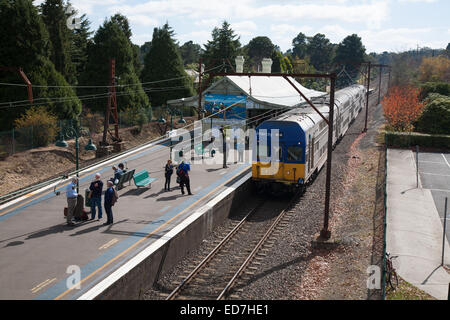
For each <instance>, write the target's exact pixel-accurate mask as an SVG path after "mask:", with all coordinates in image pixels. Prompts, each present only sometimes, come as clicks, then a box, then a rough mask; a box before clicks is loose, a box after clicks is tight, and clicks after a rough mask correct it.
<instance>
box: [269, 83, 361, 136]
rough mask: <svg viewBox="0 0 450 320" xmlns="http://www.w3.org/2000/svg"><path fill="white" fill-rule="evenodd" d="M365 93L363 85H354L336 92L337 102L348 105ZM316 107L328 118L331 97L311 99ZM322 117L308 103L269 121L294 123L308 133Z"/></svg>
mask: <svg viewBox="0 0 450 320" xmlns="http://www.w3.org/2000/svg"><path fill="white" fill-rule="evenodd" d="M363 91H365V88H364V86H362V85H352V86H349V87H346V88H344V89H341V90H338V91H336V94H335V102H336V103H337V102H339V103H340V104H343V103H346V102H347V101H349V100H350V98H351V97H352V96H354V95H357V94H363ZM311 100H312V102H313V104H314V106H315V107H316V108H317V109H318V110H319V111H320V113H322V114H323V115H324V116H325V117H326V118H328V114H329V112H330V106H329V96H326V97H325V96H323V95H322V96H318V97H313V98H311ZM321 120H322V117H321V116H320V115H319V114H318V113H317V112H316V111H315V110H314V109H313V108H312V107H311V106H310V105H309V104H308V103H307V102H304V103H302V104H301V105H300V106H299V107H298V108H295V109H292V110H289V111H287V112H285V113H283V114H281V115H279V116H277V117H275V118H273V119H270V120H268V121H292V122H296V123H298V124H299V125H301V127H302V129H303V130H305V131H307V130H308V129H309V128H311V127H313V126H314V125H315V124H316V123H317V122H319V121H321Z"/></svg>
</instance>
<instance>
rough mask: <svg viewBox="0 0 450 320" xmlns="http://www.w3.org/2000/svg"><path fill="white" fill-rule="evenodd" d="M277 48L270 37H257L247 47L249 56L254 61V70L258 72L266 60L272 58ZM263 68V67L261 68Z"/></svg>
mask: <svg viewBox="0 0 450 320" xmlns="http://www.w3.org/2000/svg"><path fill="white" fill-rule="evenodd" d="M274 48H275V46H274V45H273V43H272V41H271V40H270V39H269V38H268V37H255V38H253V39H252V40H250V42H249V43H248V45H247V49H248V51H247V52H248V56H249V58H250V59H251V60H252V65H253V69H254V70H255V71H256V70H258V67H259V66H260V65H261V61H262V60H263V59H264V58H270V57H271V56H272V53H273V52H274ZM261 68H262V67H261Z"/></svg>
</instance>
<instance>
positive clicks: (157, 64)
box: [141, 23, 194, 106]
mask: <svg viewBox="0 0 450 320" xmlns="http://www.w3.org/2000/svg"><path fill="white" fill-rule="evenodd" d="M141 79H142V82H154V81H160V82H156V83H152V84H148V86H149V87H151V88H152V89H151V91H148V92H147V94H148V96H149V98H150V99H151V102H152V105H153V106H162V105H165V104H166V103H167V100H172V99H178V98H182V97H189V96H192V95H193V94H194V90H193V88H192V80H191V79H190V77H189V76H188V75H187V74H186V71H185V70H184V67H183V61H182V59H181V55H180V52H179V49H178V47H177V45H176V44H175V41H174V39H173V30H172V29H171V28H170V27H169V25H168V23H166V24H165V25H164V26H162V27H161V28H155V29H154V30H153V38H152V42H151V46H150V49H149V51H148V53H147V55H146V56H145V58H144V69H143V70H142V73H141ZM165 79H173V80H171V81H161V80H165ZM167 87H170V88H172V89H164V88H167ZM158 88H159V89H158Z"/></svg>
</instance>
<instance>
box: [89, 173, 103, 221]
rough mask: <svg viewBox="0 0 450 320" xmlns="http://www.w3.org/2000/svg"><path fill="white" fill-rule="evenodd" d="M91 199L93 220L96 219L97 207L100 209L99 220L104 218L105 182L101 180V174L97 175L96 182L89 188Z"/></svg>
mask: <svg viewBox="0 0 450 320" xmlns="http://www.w3.org/2000/svg"><path fill="white" fill-rule="evenodd" d="M89 190H91V192H90V193H89V197H90V199H91V214H92V216H91V220H94V219H95V215H96V207H97V208H98V220H100V219H101V218H102V191H103V182H102V181H101V180H100V173H96V174H95V180H94V181H92V182H91V185H90V186H89Z"/></svg>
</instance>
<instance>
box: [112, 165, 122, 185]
mask: <svg viewBox="0 0 450 320" xmlns="http://www.w3.org/2000/svg"><path fill="white" fill-rule="evenodd" d="M112 169H113V171H114V177H112V178H111V179H109V180H110V181H112V183H113V184H117V183H119V179H120V176H121V175H122V174H123V171H122V169H120V168H117V167H116V166H113V167H112Z"/></svg>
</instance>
